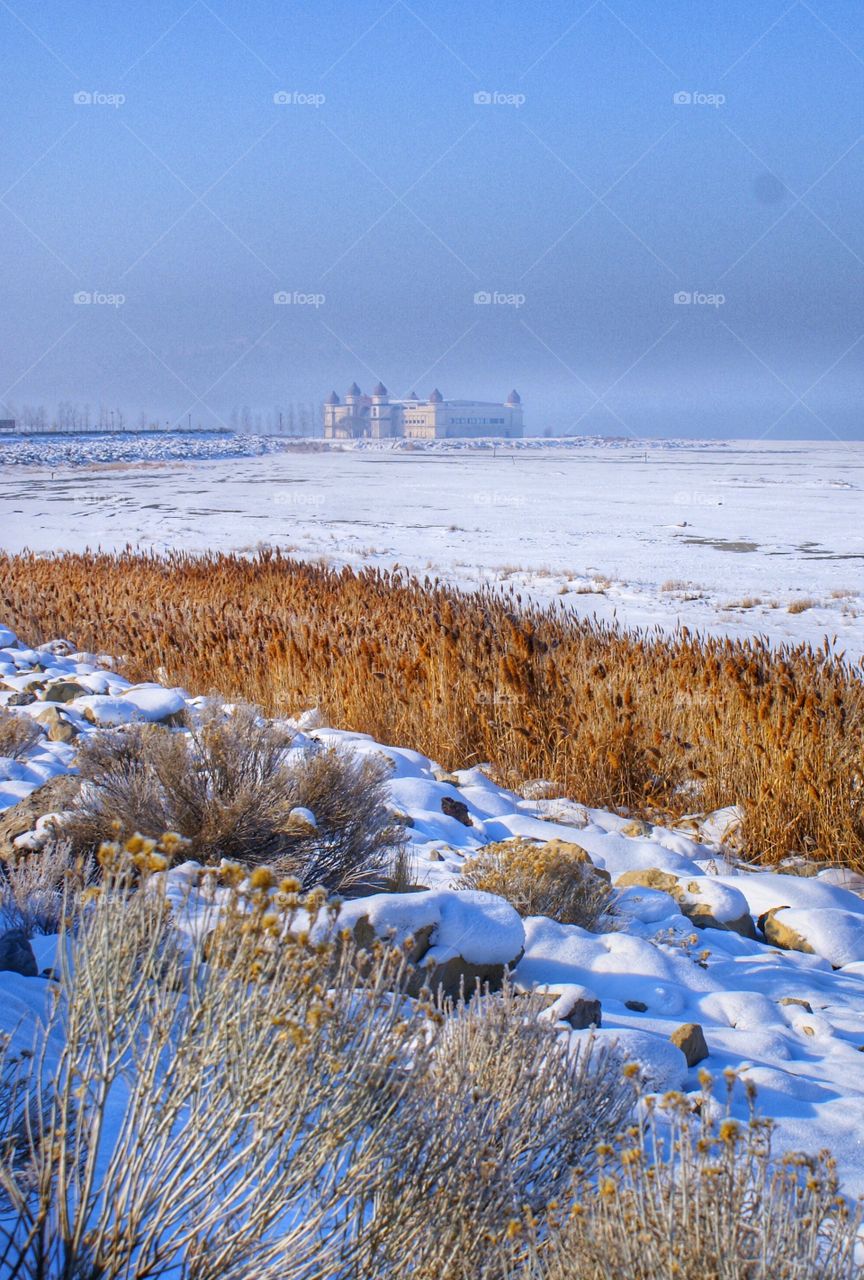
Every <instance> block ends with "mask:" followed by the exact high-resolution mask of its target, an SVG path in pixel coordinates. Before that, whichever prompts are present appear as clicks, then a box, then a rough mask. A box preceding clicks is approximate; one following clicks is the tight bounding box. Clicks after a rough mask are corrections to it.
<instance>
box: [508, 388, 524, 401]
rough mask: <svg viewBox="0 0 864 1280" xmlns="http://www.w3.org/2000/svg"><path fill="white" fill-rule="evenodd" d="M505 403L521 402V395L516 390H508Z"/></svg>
mask: <svg viewBox="0 0 864 1280" xmlns="http://www.w3.org/2000/svg"><path fill="white" fill-rule="evenodd" d="M507 403H508V404H521V403H522V397H521V396H520V394H519V392H518V391H511V392H510V394H509V396H508V397H507Z"/></svg>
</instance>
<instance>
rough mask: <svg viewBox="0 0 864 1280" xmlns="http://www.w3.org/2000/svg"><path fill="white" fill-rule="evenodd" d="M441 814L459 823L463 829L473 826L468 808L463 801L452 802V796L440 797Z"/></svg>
mask: <svg viewBox="0 0 864 1280" xmlns="http://www.w3.org/2000/svg"><path fill="white" fill-rule="evenodd" d="M441 812H442V813H444V814H446V815H447V817H448V818H455V819H456V821H457V822H461V823H462V826H463V827H470V826H473V823H472V822H471V815H470V814H469V812H468V806H467V804H466V803H465V801H464V800H454V799H453V797H452V796H442V798H441Z"/></svg>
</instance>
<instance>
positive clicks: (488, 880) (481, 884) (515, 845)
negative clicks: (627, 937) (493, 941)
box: [458, 837, 614, 929]
mask: <svg viewBox="0 0 864 1280" xmlns="http://www.w3.org/2000/svg"><path fill="white" fill-rule="evenodd" d="M580 853H581V850H578V849H577V848H575V847H574V846H573V845H568V844H566V843H564V842H562V841H549V842H548V843H547V844H542V845H541V844H537V843H535V842H534V841H532V840H523V839H520V838H518V837H517V838H516V839H515V840H502V841H499V842H497V843H495V844H489V845H486V846H484V847H483V848H482V849H479V850H478V851H477V853H476V854H474V855H473V856H472V857H471V858H469V859H467V861H466V862H465V864H464V866H463V868H462V873H461V875H460V877H459V881H458V887H460V888H465V889H480V890H483V891H484V892H486V893H495V894H497V895H498V896H499V897H500V898H506V899H507V901H508V902H509V903H511V905H512V906H514V907H515V908H516V910H517V911H518V912H519V914H520V916H550V917H551V918H552V919H553V920H558V921H560V922H561V924H577V925H579V926H580V927H581V928H583V929H598V928H600V927H601V926H602V927H606V928H608V927H609V924H610V921H609V920H608V919H607V917H608V915H609V912H610V910H611V908H612V905H613V902H614V894H613V891H612V888H611V886H610V884H609V882H608V880H607V879H605V878H604V876H603V873H602V872H599V871H598V870H597V869H596V868H595V867H594V865H593V864H592V863H591V861H590V859H589V858H588V857H587V855H586V854H584V853H582V854H581V857H580V856H579V854H580Z"/></svg>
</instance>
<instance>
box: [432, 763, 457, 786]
mask: <svg viewBox="0 0 864 1280" xmlns="http://www.w3.org/2000/svg"><path fill="white" fill-rule="evenodd" d="M432 776H433V777H434V779H435V781H436V782H446V783H447V784H448V785H449V786H451V787H458V786H459V779H458V778H457V777H456V774H455V773H448V772H447V770H446V769H439V768H438V767H437V766H436V767H435V768H434V769H433V770H432Z"/></svg>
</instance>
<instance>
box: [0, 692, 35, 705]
mask: <svg viewBox="0 0 864 1280" xmlns="http://www.w3.org/2000/svg"><path fill="white" fill-rule="evenodd" d="M35 701H36V694H35V693H30V692H29V690H27V689H24V690H23V691H19V692H18V693H12V694H10V695H9V697H8V698H7V699H6V706H7V707H29V706H30V703H31V702H35Z"/></svg>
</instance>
